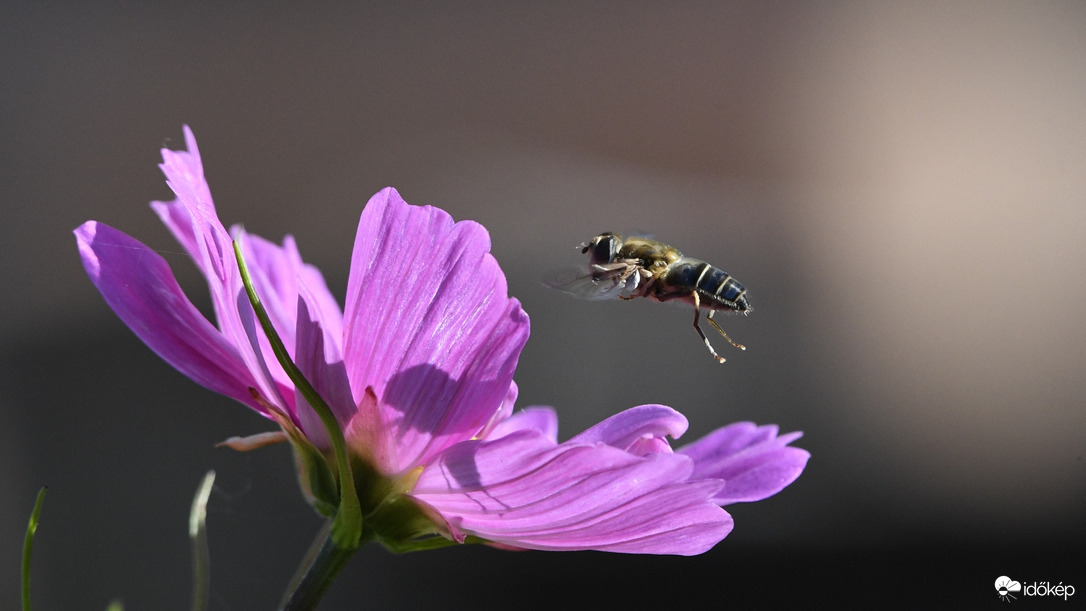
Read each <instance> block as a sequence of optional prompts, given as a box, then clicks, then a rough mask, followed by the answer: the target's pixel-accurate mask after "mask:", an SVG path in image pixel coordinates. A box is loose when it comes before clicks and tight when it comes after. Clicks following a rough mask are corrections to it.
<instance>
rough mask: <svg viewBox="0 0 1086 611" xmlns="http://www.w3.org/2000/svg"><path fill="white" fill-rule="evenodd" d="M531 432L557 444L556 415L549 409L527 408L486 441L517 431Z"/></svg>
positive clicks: (505, 422) (495, 430)
mask: <svg viewBox="0 0 1086 611" xmlns="http://www.w3.org/2000/svg"><path fill="white" fill-rule="evenodd" d="M525 430H532V431H538V432H540V433H542V434H543V437H545V438H546V439H548V440H550V441H551V442H553V443H557V442H558V415H557V414H555V413H554V409H552V408H550V407H528V408H525V409H522V410H520V411H519V412H516V413H515V414H513V415H512V416H510V417H509V418H508V419H506V420H504V421H502V423H501V424H499V425H498V426H496V427H494V430H493V431H491V432H490V434H489V435H487V436H486V438H487V439H498V438H499V437H505V436H506V435H510V434H512V433H515V432H517V431H525Z"/></svg>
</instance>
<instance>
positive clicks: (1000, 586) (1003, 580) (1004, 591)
mask: <svg viewBox="0 0 1086 611" xmlns="http://www.w3.org/2000/svg"><path fill="white" fill-rule="evenodd" d="M995 589H996V593H997V594H999V598H1001V599H1002V600H1003V602H1008V603H1009V602H1011V599H1012V598H1016V596H1015V595H1014V594H1012V593H1011V592H1021V591H1022V584H1021V583H1019V582H1017V581H1015V580H1013V579H1011V578H1010V577H1007V576H1006V575H1003V576H1001V577H1000V578H999V579H996V580H995Z"/></svg>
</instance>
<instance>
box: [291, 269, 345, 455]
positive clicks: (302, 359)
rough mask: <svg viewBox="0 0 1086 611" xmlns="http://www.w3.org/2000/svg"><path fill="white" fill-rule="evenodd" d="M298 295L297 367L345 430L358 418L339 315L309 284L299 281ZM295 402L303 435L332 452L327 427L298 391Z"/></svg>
mask: <svg viewBox="0 0 1086 611" xmlns="http://www.w3.org/2000/svg"><path fill="white" fill-rule="evenodd" d="M296 280H297V279H296ZM294 292H295V294H296V299H297V306H296V307H297V316H296V317H295V318H296V321H295V324H296V329H297V335H296V337H295V342H296V344H295V348H294V364H295V365H296V366H297V367H298V370H299V371H300V372H301V373H302V375H303V376H305V379H306V380H308V381H309V383H310V384H311V385H312V386H313V389H314V390H316V391H317V394H318V395H320V397H321V398H322V399H323V400H324V402H325V403H326V404H327V405H328V407H329V408H331V410H332V413H333V414H334V415H335V417H336V420H337V421H338V422H339V424H340V427H341V428H342V427H344V426H345V425H346V424H347V423H348V422H349V421H350V420H351V417H352V416H353V415H354V412H355V403H354V399H353V398H352V396H351V386H350V383H349V382H348V381H347V369H346V367H345V365H344V363H343V354H342V353H341V352H340V344H339V341H340V335H339V331H340V329H341V328H342V324H341V320H340V318H339V312H338V311H334V312H328V311H326V310H325V309H323V308H322V306H321V303H320V299H319V298H318V297H315V296H314V295H313V294H312V292H311V291H310V290H309V287H308V286H306V285H305V284H299V283H298V282H297V281H295V282H294ZM329 317H331V318H332V320H330V321H329V320H328V319H327V318H329ZM284 341H285V340H284ZM294 401H295V405H296V408H295V409H296V410H297V414H298V422H299V425H300V428H301V429H302V431H303V432H304V433H305V434H306V436H307V437H308V438H309V439H310V441H312V442H313V444H314V445H315V446H317V447H318V448H322V449H326V450H327V449H330V448H331V447H332V442H331V439H329V437H328V432H327V430H326V429H325V427H324V423H323V422H322V421H321V419H320V417H319V416H318V415H317V413H316V411H314V410H313V408H312V407H311V406H310V405H309V402H308V401H307V400H306V398H305V396H304V395H302V393H301V391H297V390H296V391H295V397H294Z"/></svg>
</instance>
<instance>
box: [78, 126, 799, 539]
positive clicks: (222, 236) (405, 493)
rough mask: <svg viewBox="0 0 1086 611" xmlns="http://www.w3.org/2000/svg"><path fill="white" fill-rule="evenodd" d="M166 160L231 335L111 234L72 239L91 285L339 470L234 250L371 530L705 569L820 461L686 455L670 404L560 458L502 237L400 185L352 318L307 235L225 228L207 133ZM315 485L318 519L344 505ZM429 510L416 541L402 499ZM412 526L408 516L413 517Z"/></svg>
mask: <svg viewBox="0 0 1086 611" xmlns="http://www.w3.org/2000/svg"><path fill="white" fill-rule="evenodd" d="M185 140H186V144H187V148H188V151H187V152H185V151H170V150H163V151H162V155H163V163H162V165H161V167H162V170H163V171H164V172H165V174H166V177H167V180H168V183H169V185H170V187H171V188H172V189H173V191H174V193H175V194H176V196H177V199H176V200H174V201H172V202H168V203H165V202H154V203H153V204H152V207H153V208H154V210H155V211H156V212H157V213H158V215H159V216H160V217H161V218H162V220H163V222H164V223H166V225H167V226H168V227H169V228H170V230H171V231H172V232H173V234H174V235H175V237H176V238H177V239H178V241H179V242H180V243H181V244H182V245H183V246H184V248H185V250H186V251H188V253H189V254H190V255H191V256H192V258H193V260H194V261H195V262H196V264H197V265H198V266H199V268H200V269H201V271H202V272H203V273H204V276H205V277H206V278H207V281H208V286H209V288H210V290H211V296H212V303H213V307H214V310H215V315H216V320H217V326H216V325H213V324H212V323H210V322H209V321H208V320H207V319H205V318H204V317H203V316H202V315H201V314H200V313H199V312H198V311H197V309H196V308H195V307H194V306H193V305H192V303H191V302H190V301H189V300H188V299H187V298H186V297H185V295H184V294H183V293H182V292H181V289H180V287H179V286H178V285H177V282H176V280H175V279H174V277H173V273H172V272H171V271H170V268H169V266H168V265H167V264H166V262H165V261H164V260H163V259H162V257H160V256H159V255H158V254H157V253H155V252H154V251H153V250H151V249H149V248H148V247H147V246H145V245H143V244H142V243H140V242H139V241H137V240H135V239H133V238H131V237H129V236H127V235H125V234H124V233H121V232H120V231H117V230H116V229H113V228H112V227H109V226H107V225H104V224H102V223H98V222H95V221H88V222H87V223H85V224H83V225H82V226H81V227H79V228H78V229H77V230H76V231H75V234H76V239H77V241H78V244H79V250H80V255H81V256H82V259H83V265H84V267H85V268H86V270H87V274H88V275H89V276H90V278H91V280H92V281H93V282H94V284H95V286H97V287H98V290H99V291H100V292H101V293H102V295H103V297H104V298H105V299H106V302H107V303H108V304H109V306H110V307H111V308H113V310H114V311H115V312H116V313H117V315H118V316H120V317H121V319H122V320H123V321H124V322H125V324H127V325H128V326H129V327H130V328H131V329H132V330H133V331H134V332H135V333H136V334H137V335H138V336H139V337H140V338H141V339H142V340H143V341H144V342H145V343H147V345H148V346H149V347H150V348H151V349H152V350H154V351H155V352H156V353H158V355H159V356H161V357H162V358H163V359H165V360H166V361H168V362H169V363H170V364H171V365H173V366H174V367H176V368H177V369H178V370H179V371H181V372H182V373H183V374H185V375H186V376H188V377H190V378H192V379H193V380H194V381H196V382H198V383H200V384H202V385H203V386H205V387H207V388H209V389H211V390H213V391H216V392H219V393H222V394H224V395H227V396H229V397H233V398H234V399H237V400H238V401H240V402H242V403H244V404H246V405H248V406H249V407H250V408H252V409H253V410H255V411H257V412H258V413H260V414H261V415H263V416H265V417H268V418H271V419H274V420H275V421H276V422H278V423H279V424H280V426H281V427H282V428H283V430H284V431H285V432H286V433H288V434H289V435H290V437H291V439H292V441H294V442H295V447H296V449H298V450H299V452H302V451H303V450H304V449H305V448H313V449H315V451H316V452H317V453H319V454H321V455H323V456H324V457H325V458H327V457H329V456H331V454H330V449H329V448H330V442H329V439H328V435H327V432H326V431H325V429H324V428H323V426H322V424H321V422H320V420H319V419H318V418H317V416H316V414H315V413H314V411H313V409H312V408H311V407H310V406H309V405H308V403H307V402H306V401H305V399H304V398H303V397H302V396H301V394H300V393H298V392H296V390H295V388H294V385H293V383H292V382H291V381H290V379H289V378H288V377H287V375H286V374H285V372H284V370H283V367H282V366H281V365H280V364H279V362H278V361H277V360H276V358H275V356H274V355H273V353H272V351H271V349H270V346H269V343H268V340H267V338H266V337H265V336H264V334H263V332H262V331H261V329H260V326H259V324H258V323H257V321H256V319H255V316H254V313H253V310H252V307H251V306H250V304H249V301H248V300H247V299H246V296H245V293H244V290H243V286H242V281H241V279H240V276H239V273H238V266H237V262H236V260H235V258H234V255H233V252H232V249H231V241H232V239H236V240H238V241H239V242H240V243H241V244H242V248H243V252H244V255H245V260H246V262H247V264H248V267H249V269H250V272H251V273H252V275H253V283H254V286H255V288H256V291H257V293H258V294H259V295H260V297H261V299H262V301H263V302H264V304H265V306H266V307H267V309H268V311H269V315H270V318H271V320H272V323H273V325H274V327H275V329H276V331H277V332H278V334H279V336H280V337H281V338H282V339H283V341H284V344H285V345H286V347H287V349H288V351H289V352H290V357H291V359H292V360H293V361H294V363H296V364H297V366H298V368H299V369H300V370H301V371H302V372H303V373H304V374H305V376H306V378H307V379H308V380H309V381H310V382H311V383H312V385H313V386H314V387H315V388H316V390H317V391H318V393H319V394H320V395H321V396H322V397H323V399H324V400H325V402H326V403H327V404H328V405H329V407H330V408H331V410H332V412H333V413H334V415H335V417H336V420H337V421H338V423H339V425H340V427H341V429H342V431H343V434H344V437H345V439H346V442H347V447H348V449H349V453H350V455H351V456H352V463H355V462H357V464H358V465H359V466H360V468H358V469H356V470H355V480H356V482H357V489H358V494H359V498H360V500H361V503H362V511H363V515H364V516H365V520H366V522H365V524H366V525H367V528H370V529H373V531H374V532H375V533H376V535H377V536H378V538H380V539H381V540H382V541H383V542H385V543H388V544H393V545H409V544H410V542H411V541H415V540H417V539H418V538H419V537H421V536H425V535H433V534H438V535H442V536H444V537H446V538H448V539H451V540H453V541H464V540H466V538H467V537H468V536H473V537H478V538H480V539H482V540H485V541H487V542H491V543H493V544H496V545H500V546H506V547H517V548H532V549H551V550H580V549H595V550H608V551H616V552H630V553H657V554H684V555H688V554H697V553H701V552H703V551H705V550H707V549H709V548H710V547H712V546H713V545H714V544H715V543H717V542H718V541H720V540H721V539H723V538H724V537H725V536H726V535H727V534H728V533H729V532H730V531H731V528H732V519H731V517H730V516H729V515H728V514H727V512H725V511H724V510H723V509H721V507H720V506H721V505H724V504H728V503H733V502H740V501H754V500H758V499H762V498H765V497H768V496H770V495H772V494H775V493H776V492H778V491H780V490H781V489H783V488H784V487H785V486H787V485H788V484H789V483H791V482H792V481H793V480H795V479H796V478H797V477H798V476H799V474H800V473H801V472H802V470H803V468H804V466H805V465H806V462H807V459H808V457H809V455H808V453H807V452H805V451H803V450H801V449H798V448H793V447H790V446H788V444H789V443H790V442H791V441H793V440H794V439H796V438H798V437H799V435H800V434H799V433H792V434H790V435H784V436H779V437H778V436H777V429H776V427H774V426H764V427H755V426H754V425H753V424H750V423H739V424H733V425H731V426H728V427H725V428H722V429H719V430H718V431H716V432H714V433H712V434H710V435H709V436H707V437H705V438H703V439H701V440H699V441H697V442H694V443H693V444H690V445H688V446H686V447H683V448H680V449H679V450H678V451H675V452H673V451H672V449H671V447H670V446H669V445H668V442H667V439H666V438H667V437H672V438H678V437H679V436H680V435H681V434H682V433H683V432H684V431H685V430H686V426H687V422H686V419H685V418H684V417H683V416H682V415H681V414H679V413H678V412H676V411H675V410H672V409H671V408H669V407H665V406H661V405H643V406H640V407H635V408H632V409H629V410H626V411H624V412H621V413H619V414H617V415H615V416H613V417H611V418H608V419H607V420H605V421H603V422H601V423H600V424H598V425H596V426H594V427H592V428H590V429H588V430H587V431H585V432H583V433H581V434H580V435H577V436H576V437H574V438H573V439H570V440H569V441H566V442H564V443H559V442H558V441H557V439H556V431H557V418H556V416H555V414H554V412H553V411H552V410H550V409H549V408H529V409H526V410H523V411H520V412H518V413H516V414H514V413H513V412H512V406H513V402H514V400H515V399H516V395H517V391H516V385H515V384H514V383H513V373H514V370H515V368H516V364H517V359H518V358H519V355H520V351H521V348H522V347H523V346H524V343H525V342H526V341H527V339H528V316H527V315H526V314H525V313H524V311H523V310H522V309H521V307H520V303H519V302H518V301H517V300H516V299H513V298H510V297H509V296H508V293H507V288H506V282H505V276H504V275H503V274H502V271H501V269H500V268H499V267H498V263H497V261H495V259H494V258H493V257H492V256H491V255H490V252H489V250H490V239H489V236H488V234H487V232H486V230H485V229H484V228H483V227H482V226H480V225H478V224H476V223H474V222H471V221H463V222H459V223H454V222H453V221H452V219H451V217H450V216H449V215H448V214H447V213H445V212H444V211H442V210H440V209H438V208H433V207H429V206H411V205H408V204H407V203H406V202H404V201H403V199H401V198H400V196H399V194H398V193H397V192H396V191H395V190H393V189H391V188H387V189H384V190H383V191H381V192H380V193H378V194H377V195H375V196H374V197H373V198H372V199H370V201H369V203H368V204H367V205H366V207H365V209H364V210H363V211H362V217H361V220H360V221H359V225H358V233H357V236H356V239H355V245H354V252H353V254H352V258H351V268H350V270H351V273H350V279H349V282H348V288H347V298H346V307H345V309H344V310H342V311H341V310H340V307H339V305H338V303H337V302H336V300H335V298H334V297H333V296H332V295H331V294H330V293H329V291H328V288H327V287H326V285H325V282H324V279H323V277H322V276H321V274H320V272H319V271H318V270H317V269H316V268H314V267H312V266H310V265H307V264H305V263H303V261H302V259H301V256H300V255H299V253H298V249H297V247H296V245H295V243H294V241H293V239H292V238H290V237H287V238H286V239H284V241H283V244H282V245H277V244H274V243H271V242H268V241H265V240H263V239H261V238H259V237H256V236H253V235H247V234H245V232H244V231H243V230H242V229H241V228H240V227H234V228H233V229H232V230H231V232H229V233H228V232H227V230H226V229H225V228H224V227H223V225H222V223H221V222H220V221H219V219H218V216H217V214H216V211H215V207H214V204H213V203H212V199H211V194H210V190H209V188H208V185H207V182H206V181H205V179H204V174H203V165H202V163H201V161H200V154H199V151H198V150H197V148H196V141H195V139H194V138H193V136H192V132H191V131H190V130H189V129H188V128H187V127H186V128H185ZM321 473H323V474H324V476H330V477H334V475H331V474H332V470H330V469H329V470H327V471H326V472H325V471H321V472H319V473H317V474H316V475H314V474H313V473H309V474H306V473H302V480H303V488H305V489H306V492H307V494H308V495H309V496H310V499H311V501H313V502H314V504H315V506H317V508H318V509H320V510H322V511H324V512H325V513H328V511H327V506H325V505H322V503H334V502H335V499H334V498H329V497H330V496H333V497H334V494H332V495H330V494H329V493H328V492H327V490H325V489H324V488H322V483H321V482H320V481H319V480H320V477H321ZM404 500H406V501H408V503H406V505H407V506H409V507H410V508H411V510H412V511H413V512H414V513H412V514H411V516H412V517H411V518H410V519H409V520H408V522H409V523H410V524H409V528H405V522H404V518H403V515H404V514H403V512H397V511H391V510H390V509H389V508H390V507H402V506H404V505H405V504H404V503H402V502H401V501H404ZM409 513H411V512H409Z"/></svg>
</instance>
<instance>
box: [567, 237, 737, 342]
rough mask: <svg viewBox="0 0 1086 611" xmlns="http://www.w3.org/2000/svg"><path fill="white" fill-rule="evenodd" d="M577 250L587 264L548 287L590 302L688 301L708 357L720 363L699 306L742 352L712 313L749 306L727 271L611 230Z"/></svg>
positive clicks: (668, 247)
mask: <svg viewBox="0 0 1086 611" xmlns="http://www.w3.org/2000/svg"><path fill="white" fill-rule="evenodd" d="M579 248H580V249H581V253H584V254H588V255H589V258H588V265H586V266H580V267H578V268H577V269H576V271H572V272H570V273H566V274H564V275H560V276H558V277H557V278H555V279H553V280H550V281H548V282H547V284H548V285H549V286H551V287H553V288H556V289H558V290H560V291H562V292H564V293H568V294H570V295H573V296H574V297H578V298H580V299H588V300H592V301H599V300H605V299H636V298H638V297H648V298H649V299H654V300H656V301H661V302H667V301H678V302H683V303H689V304H691V305H693V306H694V330H695V331H697V332H698V336H699V337H701V339H702V341H703V342H705V347H706V348H708V349H709V353H710V354H712V355H713V358H715V359H716V360H717V361H718V362H720V363H723V362H724V357H722V356H720V355H719V354H717V353H716V350H714V349H713V345H712V344H710V343H709V338H707V337H705V333H704V332H703V331H702V330H701V326H699V324H698V321H699V319H700V313H701V310H702V308H704V309H706V310H708V311H709V314H708V315H707V316H706V318H707V319H708V320H709V324H711V325H713V327H714V328H715V329H716V330H717V331H719V332H720V334H721V335H722V336H724V339H726V340H728V343H729V344H731V345H732V346H735V347H736V348H738V349H740V350H746V347H745V346H743V345H742V344H737V343H735V342H734V341H732V339H731V338H730V337H728V334H727V333H725V332H724V329H721V328H720V325H718V324H717V322H716V321H715V320H713V314H715V313H717V312H721V311H722V312H728V313H738V312H741V313H743V314H749V313H750V312H751V310H752V309H751V306H750V302H749V301H748V300H747V297H746V293H747V289H745V288H744V287H743V285H742V284H739V282H738V281H736V279H735V278H732V277H731V276H730V275H729V274H728V273H727V272H725V271H722V270H720V269H718V268H716V267H713V266H712V265H710V264H708V263H706V262H705V261H702V260H701V259H695V258H693V257H687V256H686V255H684V254H682V253H681V252H679V250H678V249H676V248H674V247H672V246H668V245H667V244H664V243H663V242H658V241H656V240H652V239H649V238H643V237H637V236H631V237H626V238H623V237H622V236H621V235H619V234H617V233H613V232H607V233H601V234H600V235H598V236H596V237H594V238H592V239H591V240H589V241H587V242H584V243H582V244H581V245H580V246H579Z"/></svg>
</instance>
